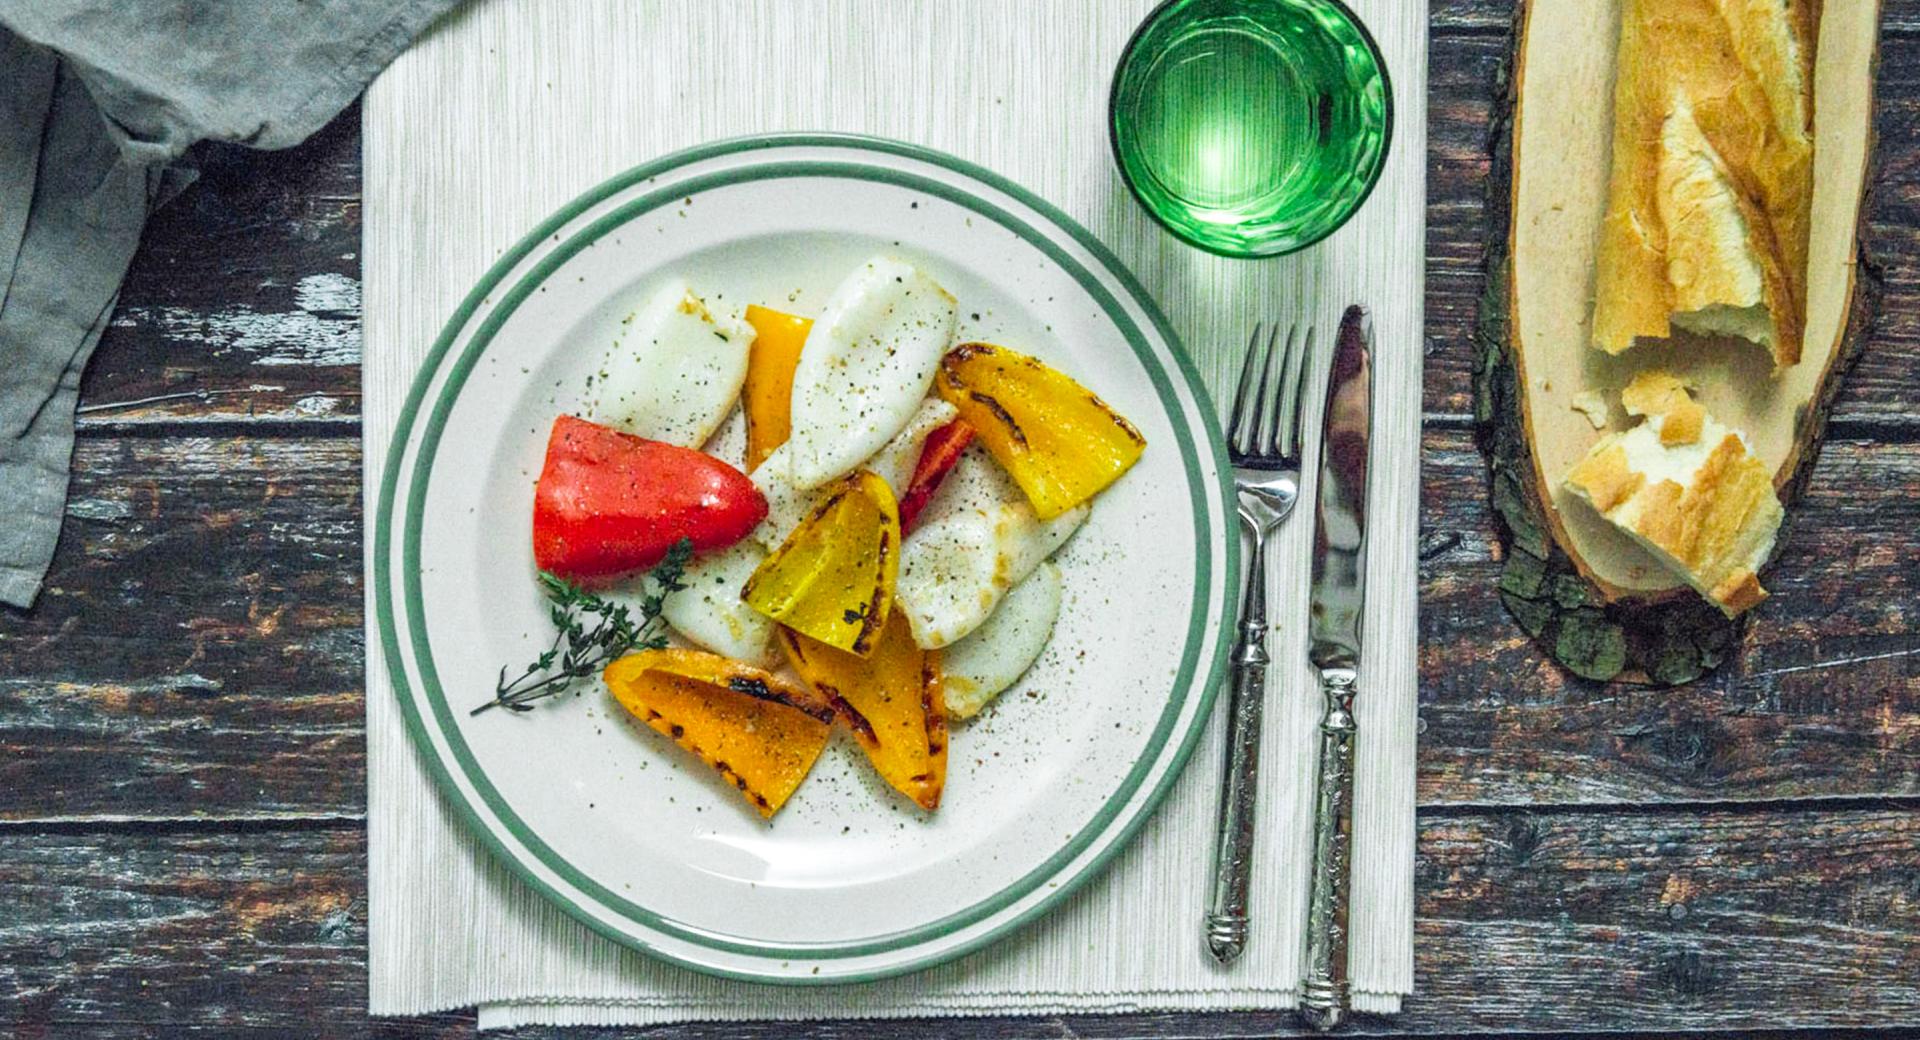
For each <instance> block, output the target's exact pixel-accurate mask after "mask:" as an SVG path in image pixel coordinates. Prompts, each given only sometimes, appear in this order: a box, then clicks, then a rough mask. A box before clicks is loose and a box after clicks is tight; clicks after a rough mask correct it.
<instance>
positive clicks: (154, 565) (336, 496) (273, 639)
mask: <svg viewBox="0 0 1920 1040" xmlns="http://www.w3.org/2000/svg"><path fill="white" fill-rule="evenodd" d="M74 468H75V479H74V487H73V496H72V499H71V501H70V503H69V506H68V516H67V520H66V525H65V529H64V532H63V535H62V540H61V546H60V550H59V553H58V555H57V556H56V559H55V563H54V567H53V571H52V573H51V575H50V577H49V582H48V585H47V588H46V590H45V591H44V592H43V593H42V595H41V597H40V602H39V604H38V605H37V606H36V607H35V609H34V610H32V611H31V612H27V613H22V612H19V611H13V610H7V611H4V612H0V790H4V791H7V792H9V794H8V796H7V797H6V798H5V799H0V818H19V817H22V816H45V815H53V816H69V815H75V814H106V815H115V814H150V815H159V816H190V815H222V814H231V813H235V812H241V813H244V814H250V815H251V814H274V813H282V812H291V813H312V812H322V813H334V812H347V811H351V812H356V813H357V812H359V811H360V810H359V809H358V808H357V807H358V806H359V805H361V804H362V802H363V799H364V795H363V772H362V769H363V766H362V762H363V759H364V757H365V750H366V742H365V737H364V734H363V732H362V726H363V722H362V719H363V717H364V700H363V698H362V695H361V689H362V684H363V670H362V659H363V652H364V650H363V647H364V641H363V636H362V626H361V617H362V611H361V584H360V582H361V578H360V574H361V566H360V546H361V540H360V531H361V527H360V450H359V445H358V443H357V442H355V441H352V440H338V439H321V440H260V439H218V440H201V439H172V438H168V439H146V438H124V439H113V440H101V439H83V440H81V441H80V442H79V444H78V446H77V450H76V452H75V456H74Z"/></svg>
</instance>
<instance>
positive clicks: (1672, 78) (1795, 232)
mask: <svg viewBox="0 0 1920 1040" xmlns="http://www.w3.org/2000/svg"><path fill="white" fill-rule="evenodd" d="M1818 17H1819V5H1818V2H1817V0H1624V2H1623V3H1622V9H1621V27H1620V50H1619V56H1618V68H1617V77H1616V81H1615V86H1614V135H1613V171H1612V179H1611V183H1610V185H1609V189H1608V205H1607V215H1606V219H1605V222H1604V224H1603V226H1602V230H1601V238H1600V248H1599V255H1598V258H1597V265H1596V266H1597V273H1596V281H1595V287H1594V315H1593V341H1594V345H1595V346H1596V347H1598V348H1599V349H1601V350H1603V351H1606V352H1607V353H1610V354H1618V353H1620V352H1621V351H1624V350H1626V349H1628V348H1629V347H1631V346H1633V344H1634V343H1635V342H1636V341H1637V340H1638V339H1641V338H1654V339H1664V338H1666V337H1668V336H1670V335H1672V332H1673V326H1674V324H1675V321H1676V318H1678V319H1679V321H1680V322H1681V323H1683V324H1688V325H1699V326H1719V327H1725V326H1728V325H1735V326H1737V325H1739V324H1741V323H1740V321H1739V320H1738V319H1737V318H1734V319H1729V318H1727V317H1725V315H1728V314H1732V315H1742V314H1750V313H1753V312H1755V311H1758V310H1760V309H1764V315H1763V320H1762V321H1761V322H1760V326H1761V328H1760V329H1759V330H1758V331H1755V332H1752V333H1742V334H1745V335H1750V337H1751V338H1754V339H1755V340H1756V341H1757V342H1761V343H1762V344H1763V345H1765V346H1767V347H1768V348H1769V349H1770V350H1771V351H1772V354H1773V358H1774V365H1775V368H1776V370H1777V369H1779V368H1781V367H1785V366H1788V365H1792V364H1795V363H1797V362H1798V361H1799V359H1800V352H1801V340H1802V337H1803V335H1804V331H1805V324H1806V300H1807V242H1808V232H1809V228H1810V224H1811V212H1812V202H1813V59H1814V49H1815V45H1816V40H1817V38H1818V33H1817V27H1818Z"/></svg>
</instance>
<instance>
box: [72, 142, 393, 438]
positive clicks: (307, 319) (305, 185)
mask: <svg viewBox="0 0 1920 1040" xmlns="http://www.w3.org/2000/svg"><path fill="white" fill-rule="evenodd" d="M195 158H196V160H197V163H198V165H199V168H200V179H199V181H198V182H197V183H195V184H194V185H193V186H192V187H191V188H189V189H187V191H186V192H185V193H183V194H182V195H181V196H180V197H179V198H177V199H175V200H174V201H173V202H172V203H170V204H169V205H167V206H166V207H164V208H162V209H161V210H160V211H159V212H158V213H157V214H155V215H154V218H153V220H152V222H151V223H149V224H148V226H147V231H146V235H145V237H144V238H143V239H142V241H141V248H140V252H139V253H138V254H137V255H136V256H135V257H134V261H133V266H132V268H131V269H130V270H129V271H128V274H127V280H126V283H125V285H124V286H123V287H122V288H121V292H120V301H119V305H118V307H117V308H116V310H115V313H114V317H113V319H112V323H111V324H110V325H109V327H108V329H107V332H106V335H105V336H103V337H102V338H101V342H100V348H99V350H98V352H97V353H96V354H95V355H94V359H93V363H92V365H91V366H90V367H89V368H88V371H87V377H86V382H85V384H84V385H83V387H82V405H83V407H85V408H87V409H92V410H91V411H85V412H83V414H82V420H83V425H85V424H89V423H98V422H117V423H125V422H131V421H141V420H174V421H178V420H209V419H212V420H234V419H250V418H269V419H310V418H327V417H336V416H354V415H358V413H359V407H360V406H359V402H360V109H359V106H358V105H357V104H356V105H354V106H353V107H351V108H349V109H348V110H347V111H346V112H345V113H343V114H342V115H340V116H339V117H338V118H336V119H335V120H334V121H333V122H332V123H330V124H328V125H327V127H326V128H325V129H323V130H321V131H320V132H319V133H318V134H316V135H314V137H312V138H311V139H309V140H308V141H307V142H306V143H304V144H302V145H301V146H299V147H298V148H293V149H290V150H287V151H283V152H260V151H253V150H249V149H245V148H240V147H237V146H217V145H207V146H202V147H201V148H199V149H196V152H195ZM179 395H185V396H179ZM137 401H144V402H146V403H144V404H135V405H131V406H126V405H124V402H137ZM109 405H112V406H115V407H111V408H103V406H109Z"/></svg>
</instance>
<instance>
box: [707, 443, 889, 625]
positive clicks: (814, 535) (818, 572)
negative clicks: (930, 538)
mask: <svg viewBox="0 0 1920 1040" xmlns="http://www.w3.org/2000/svg"><path fill="white" fill-rule="evenodd" d="M899 568H900V507H899V504H898V503H896V502H895V501H894V498H893V489H891V488H889V487H888V486H887V482H886V481H884V480H882V479H880V478H879V477H877V476H875V475H874V474H872V473H870V472H868V471H866V470H859V471H857V472H854V473H851V474H848V475H847V476H846V477H843V478H842V479H841V480H839V481H838V482H836V483H834V484H830V485H828V488H827V493H826V495H825V497H823V498H822V500H821V502H820V504H819V505H817V506H815V507H814V510H813V512H812V513H810V514H809V515H808V516H807V518H806V519H805V520H802V521H801V522H800V526H798V527H796V528H794V529H793V533H792V534H790V535H788V536H787V540H786V541H785V542H783V543H781V545H780V548H778V549H775V550H774V551H773V554H772V555H771V556H768V557H767V559H766V561H765V562H764V563H762V564H761V565H760V567H759V569H758V570H755V571H754V572H753V575H752V576H751V577H749V578H748V579H747V583H746V586H745V587H744V588H742V589H741V590H740V598H742V599H744V600H746V601H747V605H748V606H750V607H752V608H753V609H755V610H757V611H759V612H760V613H762V614H765V615H766V616H768V617H770V618H772V619H774V620H775V621H778V622H780V623H781V624H783V625H786V626H787V627H788V628H791V629H794V630H795V631H798V632H801V633H804V634H806V635H809V636H812V637H813V638H815V639H817V640H819V641H820V642H822V643H825V644H827V645H828V646H832V647H837V648H838V649H841V650H846V651H848V652H850V653H854V654H858V655H860V656H862V657H865V656H866V655H867V654H868V653H870V652H871V651H872V649H873V641H874V638H875V637H876V636H877V635H879V633H880V630H881V629H882V627H884V626H885V625H886V623H887V617H888V615H889V614H890V613H891V612H892V611H893V585H894V577H895V575H896V574H897V573H898V571H899Z"/></svg>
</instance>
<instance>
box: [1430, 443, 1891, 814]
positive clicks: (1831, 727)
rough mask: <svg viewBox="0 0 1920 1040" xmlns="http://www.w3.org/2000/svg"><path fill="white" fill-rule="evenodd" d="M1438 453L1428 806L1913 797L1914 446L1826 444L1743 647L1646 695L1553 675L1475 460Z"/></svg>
mask: <svg viewBox="0 0 1920 1040" xmlns="http://www.w3.org/2000/svg"><path fill="white" fill-rule="evenodd" d="M1427 444H1428V449H1427V452H1426V458H1425V460H1424V472H1423V480H1422V486H1423V495H1424V514H1423V520H1422V523H1423V526H1424V528H1425V530H1426V541H1427V543H1428V547H1429V552H1430V553H1432V556H1431V558H1430V559H1428V560H1426V561H1425V562H1424V563H1423V566H1422V583H1421V618H1420V630H1421V631H1420V634H1421V650H1420V661H1421V694H1420V699H1421V708H1420V713H1421V719H1422V722H1423V723H1424V725H1425V727H1426V728H1425V730H1424V731H1423V734H1422V736H1421V742H1420V785H1421V786H1420V790H1421V800H1422V804H1432V803H1447V802H1454V801H1490V802H1509V801H1513V802H1522V803H1524V802H1526V801H1529V800H1547V801H1570V802H1587V801H1614V800H1618V801H1639V800H1647V801H1658V800H1663V799H1695V798H1725V797H1732V798H1752V797H1788V796H1794V797H1800V796H1814V795H1828V794H1845V793H1849V792H1852V793H1859V794H1866V793H1883V794H1891V793H1909V794H1910V793H1920V635H1917V634H1916V631H1915V629H1916V625H1920V616H1917V614H1920V546H1916V545H1915V543H1914V540H1913V534H1912V532H1913V531H1915V530H1916V529H1920V496H1916V494H1915V492H1916V489H1917V488H1920V446H1916V445H1912V444H1899V445H1881V446H1877V447H1874V446H1866V445H1862V444H1858V443H1854V442H1831V443H1829V444H1828V446H1827V448H1826V451H1825V452H1824V453H1823V454H1822V456H1821V458H1820V461H1819V464H1818V465H1817V466H1816V468H1815V469H1814V470H1813V475H1812V480H1811V483H1810V485H1809V487H1808V489H1807V493H1806V495H1805V497H1804V498H1803V499H1802V500H1801V505H1800V508H1799V509H1797V510H1796V512H1795V514H1794V516H1793V518H1792V519H1791V520H1790V522H1789V523H1790V526H1789V528H1788V530H1787V533H1786V535H1785V542H1784V548H1783V550H1782V554H1781V557H1780V560H1779V563H1778V565H1777V566H1776V568H1775V569H1774V570H1773V571H1772V572H1770V573H1769V576H1768V585H1769V587H1770V588H1771V589H1772V590H1773V592H1774V599H1773V600H1771V601H1770V602H1768V603H1767V604H1765V605H1764V606H1762V607H1761V608H1760V609H1759V611H1758V612H1757V613H1756V615H1755V616H1754V619H1753V621H1752V623H1751V625H1750V627H1749V629H1748V633H1747V638H1746V642H1745V644H1744V646H1743V648H1742V650H1741V652H1740V653H1739V654H1738V656H1737V657H1736V658H1735V659H1734V660H1733V661H1731V662H1729V663H1728V664H1727V665H1726V666H1725V667H1723V668H1722V669H1721V670H1720V671H1719V672H1717V673H1715V674H1713V675H1711V676H1709V677H1707V678H1705V679H1703V680H1701V681H1699V682H1697V683H1694V684H1692V685H1689V686H1687V687H1683V688H1680V689H1674V690H1650V689H1645V688H1639V687H1632V686H1626V685H1613V686H1602V685H1600V684H1597V683H1593V682H1589V681H1587V680H1584V679H1580V678H1578V677H1576V676H1573V675H1571V674H1570V673H1567V672H1565V671H1563V670H1561V669H1560V668H1559V667H1558V666H1556V665H1554V664H1553V663H1552V662H1551V661H1549V660H1547V658H1546V657H1545V656H1544V655H1543V654H1541V653H1540V651H1539V649H1538V648H1537V647H1536V646H1535V645H1534V644H1533V643H1532V641H1531V640H1530V639H1529V638H1528V637H1527V636H1526V634H1525V633H1524V632H1522V631H1521V630H1520V629H1519V627H1518V626H1517V625H1516V624H1515V623H1513V621H1512V620H1511V619H1510V618H1508V617H1507V616H1506V615H1505V613H1504V611H1503V610H1502V608H1501V607H1500V606H1499V604H1498V602H1497V597H1496V596H1495V594H1494V591H1493V590H1494V589H1495V587H1496V584H1497V582H1498V580H1499V574H1500V564H1499V561H1498V559H1497V558H1496V554H1497V553H1498V551H1499V546H1498V544H1497V542H1496V541H1495V538H1494V528H1493V521H1492V515H1491V510H1490V509H1489V508H1488V506H1487V504H1486V494H1485V484H1486V477H1485V473H1484V470H1483V469H1482V468H1481V466H1480V460H1479V458H1478V457H1477V456H1475V455H1474V454H1472V453H1471V452H1470V451H1468V450H1467V437H1466V435H1465V434H1464V433H1452V432H1448V433H1439V432H1433V433H1430V434H1429V436H1428V439H1427ZM1456 539H1457V540H1458V541H1457V544H1455V540H1456ZM1449 546H1450V547H1449ZM1868 589H1871V590H1873V592H1872V594H1871V595H1863V594H1862V591H1863V590H1868Z"/></svg>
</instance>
